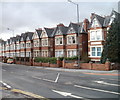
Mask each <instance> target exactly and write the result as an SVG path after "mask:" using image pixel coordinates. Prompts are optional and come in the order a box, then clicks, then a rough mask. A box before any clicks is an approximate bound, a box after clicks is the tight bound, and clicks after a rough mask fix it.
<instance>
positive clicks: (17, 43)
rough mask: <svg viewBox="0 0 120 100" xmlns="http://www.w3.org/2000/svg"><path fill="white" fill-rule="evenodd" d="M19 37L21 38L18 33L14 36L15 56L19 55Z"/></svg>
mask: <svg viewBox="0 0 120 100" xmlns="http://www.w3.org/2000/svg"><path fill="white" fill-rule="evenodd" d="M20 38H21V36H20V35H17V36H16V40H15V41H16V50H15V53H16V54H15V56H16V57H20Z"/></svg>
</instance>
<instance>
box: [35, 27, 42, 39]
mask: <svg viewBox="0 0 120 100" xmlns="http://www.w3.org/2000/svg"><path fill="white" fill-rule="evenodd" d="M36 32H37V34H38V37H39V38H40V36H41V33H42V29H36Z"/></svg>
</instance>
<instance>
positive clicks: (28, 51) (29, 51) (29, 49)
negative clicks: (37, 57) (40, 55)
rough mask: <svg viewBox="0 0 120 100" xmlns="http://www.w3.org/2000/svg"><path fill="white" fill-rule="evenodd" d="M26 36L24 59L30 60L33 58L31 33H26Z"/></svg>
mask: <svg viewBox="0 0 120 100" xmlns="http://www.w3.org/2000/svg"><path fill="white" fill-rule="evenodd" d="M26 34H27V36H26V45H25V48H26V55H25V57H28V58H32V57H33V40H32V37H33V34H34V33H33V32H27V33H26Z"/></svg>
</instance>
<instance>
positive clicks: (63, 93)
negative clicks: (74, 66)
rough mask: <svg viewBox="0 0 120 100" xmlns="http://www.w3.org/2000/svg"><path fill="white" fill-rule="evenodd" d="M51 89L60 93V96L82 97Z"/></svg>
mask: <svg viewBox="0 0 120 100" xmlns="http://www.w3.org/2000/svg"><path fill="white" fill-rule="evenodd" d="M52 91H53V92H55V93H58V94H60V95H62V96H65V97H66V96H70V97H73V98H81V99H83V97H80V96H75V95H72V93H68V92H62V91H57V90H52Z"/></svg>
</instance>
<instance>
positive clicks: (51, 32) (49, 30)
mask: <svg viewBox="0 0 120 100" xmlns="http://www.w3.org/2000/svg"><path fill="white" fill-rule="evenodd" d="M44 29H45V31H46V34H47V35H48V37H53V35H52V34H53V31H54V30H55V28H44Z"/></svg>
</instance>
